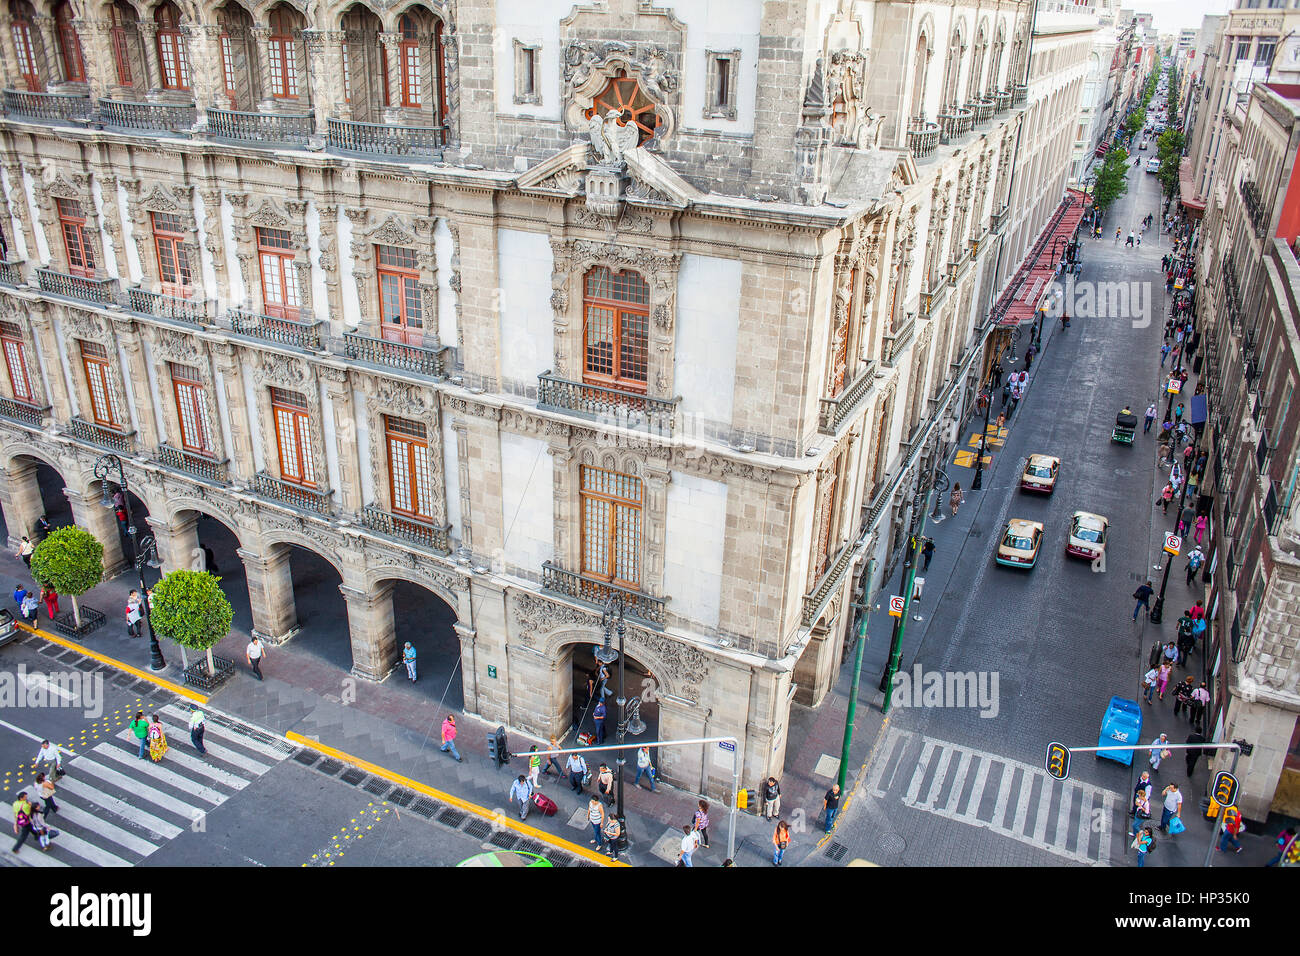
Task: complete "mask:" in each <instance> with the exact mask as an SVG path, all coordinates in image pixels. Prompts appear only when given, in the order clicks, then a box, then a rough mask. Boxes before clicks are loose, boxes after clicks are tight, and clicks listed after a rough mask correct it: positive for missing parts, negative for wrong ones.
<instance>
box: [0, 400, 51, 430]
mask: <svg viewBox="0 0 1300 956" xmlns="http://www.w3.org/2000/svg"><path fill="white" fill-rule="evenodd" d="M49 410H50V406H48V405H46V406H45V407H44V408H42V407H40V406H39V405H32V404H30V403H29V402H20V401H19V400H18V399H16V398H5V397H3V396H0V418H7V419H9V420H10V421H15V422H21V423H22V424H24V425H32V426H34V427H36V428H41V427H42V426H43V425H44V424H45V413H46V412H48V411H49Z"/></svg>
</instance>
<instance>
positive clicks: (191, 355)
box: [151, 326, 203, 365]
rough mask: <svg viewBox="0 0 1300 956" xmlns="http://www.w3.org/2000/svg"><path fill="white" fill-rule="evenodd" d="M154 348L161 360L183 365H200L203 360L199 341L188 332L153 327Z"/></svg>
mask: <svg viewBox="0 0 1300 956" xmlns="http://www.w3.org/2000/svg"><path fill="white" fill-rule="evenodd" d="M152 328H153V329H154V334H153V337H152V342H151V344H152V346H153V349H154V352H155V354H156V355H157V356H158V357H159V358H164V359H166V360H168V361H169V362H179V363H180V364H181V365H198V364H199V362H200V361H201V360H202V358H203V352H202V351H201V350H200V349H199V345H198V340H197V339H195V338H194V336H193V335H190V334H188V333H186V332H179V331H177V330H175V329H168V328H163V327H161V326H153V327H152Z"/></svg>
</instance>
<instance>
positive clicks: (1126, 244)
mask: <svg viewBox="0 0 1300 956" xmlns="http://www.w3.org/2000/svg"><path fill="white" fill-rule="evenodd" d="M1133 165H1134V166H1136V165H1137V163H1134V164H1133ZM1132 245H1133V231H1132V230H1131V229H1130V230H1129V234H1128V238H1127V239H1125V240H1124V248H1126V249H1127V248H1128V247H1130V246H1132Z"/></svg>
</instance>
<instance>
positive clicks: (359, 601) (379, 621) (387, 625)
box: [339, 581, 398, 681]
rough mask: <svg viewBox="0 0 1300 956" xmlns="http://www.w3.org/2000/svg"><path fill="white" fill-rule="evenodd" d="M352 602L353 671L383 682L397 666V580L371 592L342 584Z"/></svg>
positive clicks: (365, 678) (350, 622) (350, 610)
mask: <svg viewBox="0 0 1300 956" xmlns="http://www.w3.org/2000/svg"><path fill="white" fill-rule="evenodd" d="M339 591H340V592H341V593H342V594H343V599H344V600H345V601H347V605H348V634H349V636H350V638H351V641H352V674H353V676H355V677H360V678H362V679H364V680H372V681H382V680H383V679H384V678H386V677H387V676H388V675H389V674H390V673H392V671H393V668H394V667H396V666H397V656H398V655H397V625H396V623H395V622H394V619H393V582H392V581H385V582H383V583H382V584H380V585H378V586H377V587H375V588H374V589H373V590H371V591H362V590H359V589H357V588H352V587H348V586H347V585H346V584H340V585H339Z"/></svg>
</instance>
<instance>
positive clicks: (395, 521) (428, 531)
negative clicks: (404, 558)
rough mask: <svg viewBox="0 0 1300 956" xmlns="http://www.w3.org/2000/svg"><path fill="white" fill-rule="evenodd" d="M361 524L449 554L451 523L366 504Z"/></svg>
mask: <svg viewBox="0 0 1300 956" xmlns="http://www.w3.org/2000/svg"><path fill="white" fill-rule="evenodd" d="M361 524H362V525H363V526H364V527H367V528H369V529H370V530H371V531H378V532H379V533H380V534H386V535H388V536H389V537H393V538H401V539H403V540H405V541H412V542H414V543H415V544H419V545H422V546H424V547H426V548H428V549H429V550H431V551H437V552H438V553H439V554H450V553H451V543H450V541H449V538H448V533H449V532H450V530H451V525H441V526H439V525H436V524H433V523H432V522H430V521H424V520H421V519H419V518H413V517H411V516H410V515H399V514H394V513H392V512H390V511H384V510H383V509H381V508H376V507H375V506H374V505H366V507H365V508H364V509H363V510H362V512H361Z"/></svg>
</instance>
